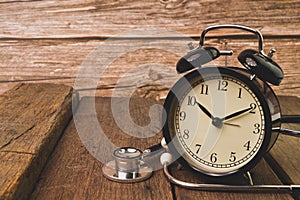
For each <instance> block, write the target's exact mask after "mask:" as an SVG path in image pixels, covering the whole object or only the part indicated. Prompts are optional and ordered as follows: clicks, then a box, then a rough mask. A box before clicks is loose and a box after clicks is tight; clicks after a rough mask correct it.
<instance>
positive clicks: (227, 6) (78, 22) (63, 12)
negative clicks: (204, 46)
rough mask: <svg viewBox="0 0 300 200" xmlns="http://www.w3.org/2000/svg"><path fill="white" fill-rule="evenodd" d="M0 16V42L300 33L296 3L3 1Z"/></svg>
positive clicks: (167, 0) (218, 0)
mask: <svg viewBox="0 0 300 200" xmlns="http://www.w3.org/2000/svg"><path fill="white" fill-rule="evenodd" d="M0 13H3V16H1V17H0V30H1V32H0V38H53V39H55V38H91V37H92V38H97V37H100V38H103V37H105V38H107V37H111V36H113V35H116V34H120V33H123V32H129V33H130V32H131V31H132V30H133V29H135V28H139V29H146V28H149V27H150V28H161V27H163V28H166V29H169V30H173V31H177V32H180V33H183V34H186V35H189V36H199V34H200V32H201V31H202V30H203V29H204V28H206V27H207V26H209V25H215V24H220V23H231V24H241V23H242V24H244V25H247V26H252V27H254V28H259V29H260V30H262V31H263V32H264V33H265V34H267V35H298V36H299V33H300V32H299V2H298V1H297V0H285V1H273V0H271V1H252V0H244V1H239V0H234V1H227V0H205V1H203V0H201V1H200V0H198V1H192V0H151V1H142V2H141V1H134V0H125V1H109V0H101V1H100V0H88V1H83V0H76V1H67V0H62V1H58V2H54V1H50V0H47V1H33V0H24V1H14V0H8V1H7V0H4V1H1V6H0ZM144 36H151V35H147V34H145V35H144ZM129 37H136V35H134V34H132V35H130V36H129Z"/></svg>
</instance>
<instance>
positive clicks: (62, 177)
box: [31, 98, 172, 199]
mask: <svg viewBox="0 0 300 200" xmlns="http://www.w3.org/2000/svg"><path fill="white" fill-rule="evenodd" d="M92 101H93V98H83V99H82V100H81V102H80V106H79V109H78V111H77V113H76V117H75V118H76V120H75V122H76V123H74V120H73V121H72V122H71V123H70V124H69V126H68V128H67V129H66V131H65V133H64V135H63V137H62V139H61V140H60V142H59V144H58V145H57V147H56V149H55V151H54V152H53V154H52V155H51V157H50V160H49V162H48V164H47V166H46V168H45V170H44V171H43V173H42V175H41V177H40V180H39V182H38V184H37V187H36V189H35V191H34V193H33V194H32V196H31V199H172V193H171V188H170V187H171V186H170V183H169V182H168V181H167V180H166V179H163V178H162V177H163V172H162V171H158V172H155V173H154V174H153V176H152V177H151V178H150V179H148V180H146V181H144V182H140V183H133V184H130V183H128V184H120V183H115V182H112V181H109V180H108V179H106V178H105V177H104V176H103V174H102V166H103V163H102V160H100V159H96V158H100V157H93V156H92V155H94V156H95V152H98V153H99V154H98V156H99V155H100V156H102V158H103V156H104V157H107V158H108V159H111V153H112V151H110V149H109V148H108V147H107V145H106V144H103V143H101V141H99V143H98V144H95V145H97V147H96V148H94V149H93V151H88V150H91V146H89V145H88V144H91V143H92V142H93V141H95V140H96V141H98V138H97V135H94V137H93V138H90V139H91V140H89V141H87V138H85V137H84V133H82V132H80V131H83V132H86V133H87V134H86V135H85V136H86V137H88V136H91V135H93V134H94V132H95V131H97V130H95V129H94V127H95V126H94V125H93V124H92V123H91V122H92V121H93V117H92V113H91V112H89V108H88V107H89V105H90V104H91V102H92ZM95 101H96V102H95V105H96V112H97V120H98V121H99V124H100V126H101V128H102V129H103V131H104V133H105V135H106V137H108V138H109V139H110V141H111V142H113V143H114V144H115V145H117V146H134V147H136V148H139V149H142V150H143V149H145V148H147V147H148V146H151V145H154V144H157V143H158V142H159V141H160V139H161V137H162V136H161V134H157V135H155V136H153V137H149V138H136V137H134V136H130V135H129V133H127V134H126V133H125V132H123V131H122V130H121V129H120V128H118V126H117V125H116V122H115V121H114V118H113V116H112V111H111V105H110V104H111V99H110V98H96V99H95ZM154 103H156V102H155V101H153V100H150V101H149V100H145V99H134V100H132V102H131V103H130V105H131V109H130V112H131V115H132V116H133V120H134V121H135V122H136V123H138V124H140V125H146V124H147V123H148V122H149V119H148V118H149V117H148V112H147V111H148V109H149V107H150V106H151V105H153V104H154ZM120 112H121V113H122V112H123V111H122V110H120ZM121 113H120V115H119V116H121V117H122V116H123V114H121ZM155 114H156V115H155V117H156V118H157V120H158V121H160V119H161V117H160V112H155ZM84 119H88V120H86V121H89V122H90V123H86V122H83V121H84ZM78 123H84V124H82V125H83V127H84V129H78V127H80V124H78ZM129 128H131V130H132V131H134V127H129ZM98 136H99V135H98ZM103 137H104V136H101V138H103ZM89 142H91V143H89ZM93 152H94V153H93ZM156 162H157V160H156Z"/></svg>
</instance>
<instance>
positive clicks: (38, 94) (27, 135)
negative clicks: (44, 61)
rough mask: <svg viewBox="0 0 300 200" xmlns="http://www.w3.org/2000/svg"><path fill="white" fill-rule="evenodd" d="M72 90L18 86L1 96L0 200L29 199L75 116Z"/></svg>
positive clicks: (60, 87)
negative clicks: (45, 165)
mask: <svg viewBox="0 0 300 200" xmlns="http://www.w3.org/2000/svg"><path fill="white" fill-rule="evenodd" d="M71 103H72V88H71V87H69V86H64V85H56V84H46V83H44V84H32V83H31V84H18V85H17V86H15V87H14V88H13V89H11V90H9V91H7V92H5V93H4V94H2V95H1V96H0V168H1V170H0V199H26V198H28V195H29V194H30V193H31V191H32V189H33V187H34V185H35V182H36V180H37V178H38V176H39V174H40V172H41V170H42V169H43V166H44V164H45V163H46V160H47V157H48V155H49V154H50V152H51V151H52V149H53V148H54V145H55V144H56V142H57V140H58V138H59V137H60V135H61V133H62V132H63V130H64V128H65V126H66V124H67V123H68V122H69V120H70V117H71V115H72V109H71Z"/></svg>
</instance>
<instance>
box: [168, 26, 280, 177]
mask: <svg viewBox="0 0 300 200" xmlns="http://www.w3.org/2000/svg"><path fill="white" fill-rule="evenodd" d="M227 28H231V29H240V30H244V31H248V32H250V33H253V34H255V35H256V36H257V38H258V50H253V49H247V50H244V51H242V52H241V53H240V54H239V55H238V60H239V61H240V63H241V66H242V67H235V66H232V67H227V66H226V67H225V66H207V65H206V66H203V65H204V64H206V63H208V62H210V61H212V60H214V59H216V58H218V57H219V56H222V55H232V51H220V50H218V49H217V48H214V47H207V46H205V45H204V41H205V35H206V33H207V32H209V31H211V30H215V29H227ZM273 52H274V51H273V50H272V51H271V52H270V53H269V54H268V55H266V54H265V53H264V50H263V36H262V35H261V33H260V32H259V31H258V30H255V29H252V28H249V27H246V26H240V25H218V26H211V27H208V28H207V29H205V30H204V31H203V32H202V34H201V38H200V44H199V47H197V48H195V49H192V50H191V51H190V52H188V53H187V54H186V55H185V56H183V57H182V58H181V59H180V60H179V61H178V63H177V66H176V68H177V72H178V73H185V72H189V71H190V72H189V73H187V74H185V75H184V76H183V77H182V78H181V79H179V80H178V81H177V82H176V83H175V85H174V86H173V87H172V88H171V89H170V92H169V93H168V95H167V98H166V100H165V103H164V108H165V112H164V113H163V121H165V124H164V126H163V136H164V138H165V140H166V143H167V145H168V148H169V150H170V152H171V154H172V155H173V156H175V157H176V158H178V161H179V162H180V163H181V164H182V165H184V166H187V167H189V168H191V169H192V170H195V171H196V172H199V173H202V174H205V175H208V176H219V177H224V176H228V175H230V174H236V173H245V172H247V171H249V170H250V169H252V168H253V167H254V166H255V165H256V164H257V163H258V162H259V161H260V160H261V159H262V158H263V157H264V155H265V154H266V153H267V152H268V151H269V150H270V149H271V148H272V146H273V144H274V143H275V141H276V139H277V137H278V134H279V130H280V128H281V121H280V118H281V111H280V105H279V102H278V99H277V97H276V95H275V93H274V91H273V90H272V88H271V87H270V85H271V84H272V85H279V84H280V82H281V80H282V79H283V72H282V69H281V68H280V66H279V65H278V64H277V63H276V62H274V61H273V60H272V58H271V57H272V54H273Z"/></svg>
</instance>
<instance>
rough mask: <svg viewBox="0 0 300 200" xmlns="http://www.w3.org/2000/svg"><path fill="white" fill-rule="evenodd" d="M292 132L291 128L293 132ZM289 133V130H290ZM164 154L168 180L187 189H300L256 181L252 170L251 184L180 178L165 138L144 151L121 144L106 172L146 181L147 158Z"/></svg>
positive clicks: (118, 177) (149, 170)
mask: <svg viewBox="0 0 300 200" xmlns="http://www.w3.org/2000/svg"><path fill="white" fill-rule="evenodd" d="M289 133H290V132H289ZM289 133H287V134H289ZM295 134H296V136H297V137H299V136H300V132H298V131H293V135H294V136H295ZM162 151H164V153H162V154H161V155H160V163H161V165H162V168H163V171H164V174H165V176H166V178H167V179H168V181H170V182H171V183H173V184H175V185H178V186H180V187H184V188H187V189H194V190H202V191H232V192H234V191H235V192H238V191H258V190H264V191H273V190H280V191H288V192H291V193H293V192H294V191H296V190H299V189H300V185H255V184H254V183H253V181H252V177H251V174H250V172H247V173H246V176H247V178H248V180H249V185H226V184H205V183H201V184H200V183H191V182H185V181H182V180H179V179H177V178H175V177H174V176H172V175H171V173H170V171H169V167H168V166H169V165H170V164H171V163H173V156H172V154H171V153H169V150H168V147H167V144H166V142H165V140H164V138H163V139H162V141H161V143H160V144H157V145H154V146H151V147H149V148H147V149H146V150H144V151H141V150H139V149H136V148H134V147H121V148H117V149H116V150H115V151H114V152H113V157H114V160H112V161H110V162H108V163H107V164H105V165H104V166H103V168H102V171H103V175H104V176H105V177H106V178H108V179H109V180H112V181H116V182H120V183H135V182H140V181H144V180H146V179H148V178H150V177H151V175H152V173H153V169H152V167H151V166H150V165H148V164H147V163H146V162H145V161H144V158H146V157H147V156H149V155H151V154H152V153H153V152H162Z"/></svg>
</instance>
